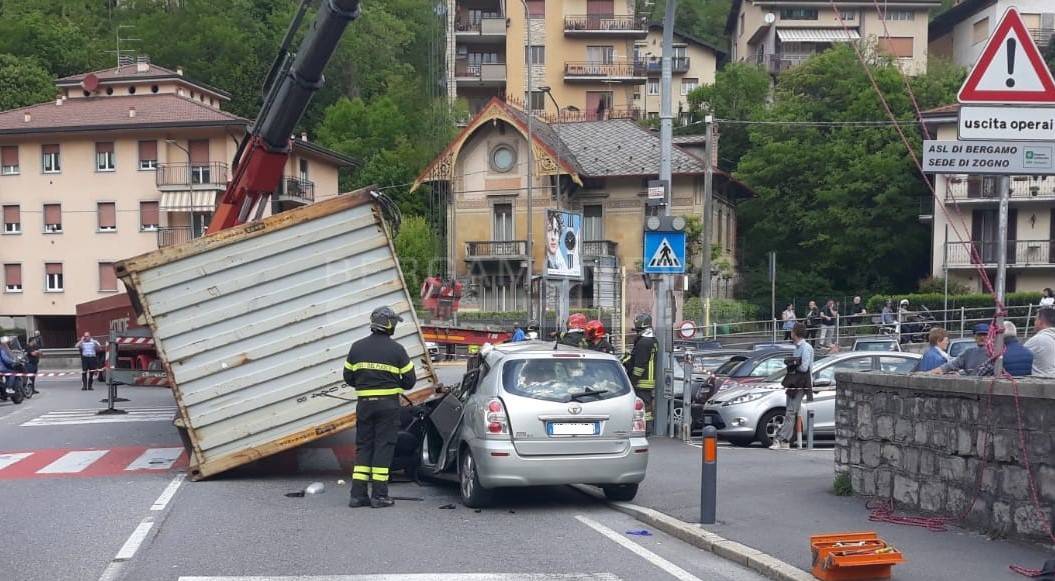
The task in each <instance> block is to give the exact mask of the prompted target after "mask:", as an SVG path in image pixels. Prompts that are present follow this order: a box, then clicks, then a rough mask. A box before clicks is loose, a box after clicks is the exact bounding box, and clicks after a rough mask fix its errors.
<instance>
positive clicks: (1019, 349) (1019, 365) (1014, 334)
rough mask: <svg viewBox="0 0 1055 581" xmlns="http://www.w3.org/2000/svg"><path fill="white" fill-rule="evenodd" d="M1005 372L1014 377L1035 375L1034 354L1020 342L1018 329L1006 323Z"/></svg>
mask: <svg viewBox="0 0 1055 581" xmlns="http://www.w3.org/2000/svg"><path fill="white" fill-rule="evenodd" d="M1004 371H1006V372H1007V373H1008V374H1010V375H1011V376H1012V377H1025V376H1027V375H1032V374H1033V352H1032V351H1030V350H1029V349H1026V347H1025V346H1024V345H1022V343H1019V341H1018V327H1016V326H1015V324H1014V323H1012V322H1011V321H1004Z"/></svg>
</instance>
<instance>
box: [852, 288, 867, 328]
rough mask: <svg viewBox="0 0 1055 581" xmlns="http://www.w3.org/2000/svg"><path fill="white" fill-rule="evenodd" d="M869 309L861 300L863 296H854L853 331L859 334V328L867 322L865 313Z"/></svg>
mask: <svg viewBox="0 0 1055 581" xmlns="http://www.w3.org/2000/svg"><path fill="white" fill-rule="evenodd" d="M867 314H868V311H867V310H866V309H865V305H864V303H863V302H861V297H859V296H857V297H854V302H853V303H852V304H850V326H851V329H852V333H853V334H854V335H857V330H858V328H860V326H861V325H863V324H864V322H865V315H867Z"/></svg>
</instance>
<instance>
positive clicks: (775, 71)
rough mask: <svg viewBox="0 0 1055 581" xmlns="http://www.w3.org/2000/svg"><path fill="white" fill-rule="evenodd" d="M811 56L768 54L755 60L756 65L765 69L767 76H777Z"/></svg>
mask: <svg viewBox="0 0 1055 581" xmlns="http://www.w3.org/2000/svg"><path fill="white" fill-rule="evenodd" d="M812 56H814V55H813V54H801V53H798V54H788V53H769V54H765V55H759V56H758V59H757V60H756V63H755V64H757V65H759V66H762V67H765V69H766V70H767V71H769V74H771V75H779V74H780V73H783V72H784V71H787V70H790V69H793V68H795V67H797V66H799V65H801V64H802V63H804V62H806V61H807V60H809V58H810V57H812Z"/></svg>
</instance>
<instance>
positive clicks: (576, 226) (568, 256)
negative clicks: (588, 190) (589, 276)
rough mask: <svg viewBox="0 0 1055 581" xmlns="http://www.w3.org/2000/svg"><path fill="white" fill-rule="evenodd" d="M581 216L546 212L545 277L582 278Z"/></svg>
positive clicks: (554, 211) (557, 211)
mask: <svg viewBox="0 0 1055 581" xmlns="http://www.w3.org/2000/svg"><path fill="white" fill-rule="evenodd" d="M581 257H582V214H576V213H574V212H564V211H561V210H546V276H547V277H548V278H575V279H579V278H582V259H581Z"/></svg>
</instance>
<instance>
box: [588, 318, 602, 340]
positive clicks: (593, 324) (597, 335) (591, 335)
mask: <svg viewBox="0 0 1055 581" xmlns="http://www.w3.org/2000/svg"><path fill="white" fill-rule="evenodd" d="M604 335H605V330H604V323H602V322H600V321H597V320H593V321H590V322H589V323H586V340H587V341H597V340H598V339H603V338H604Z"/></svg>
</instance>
